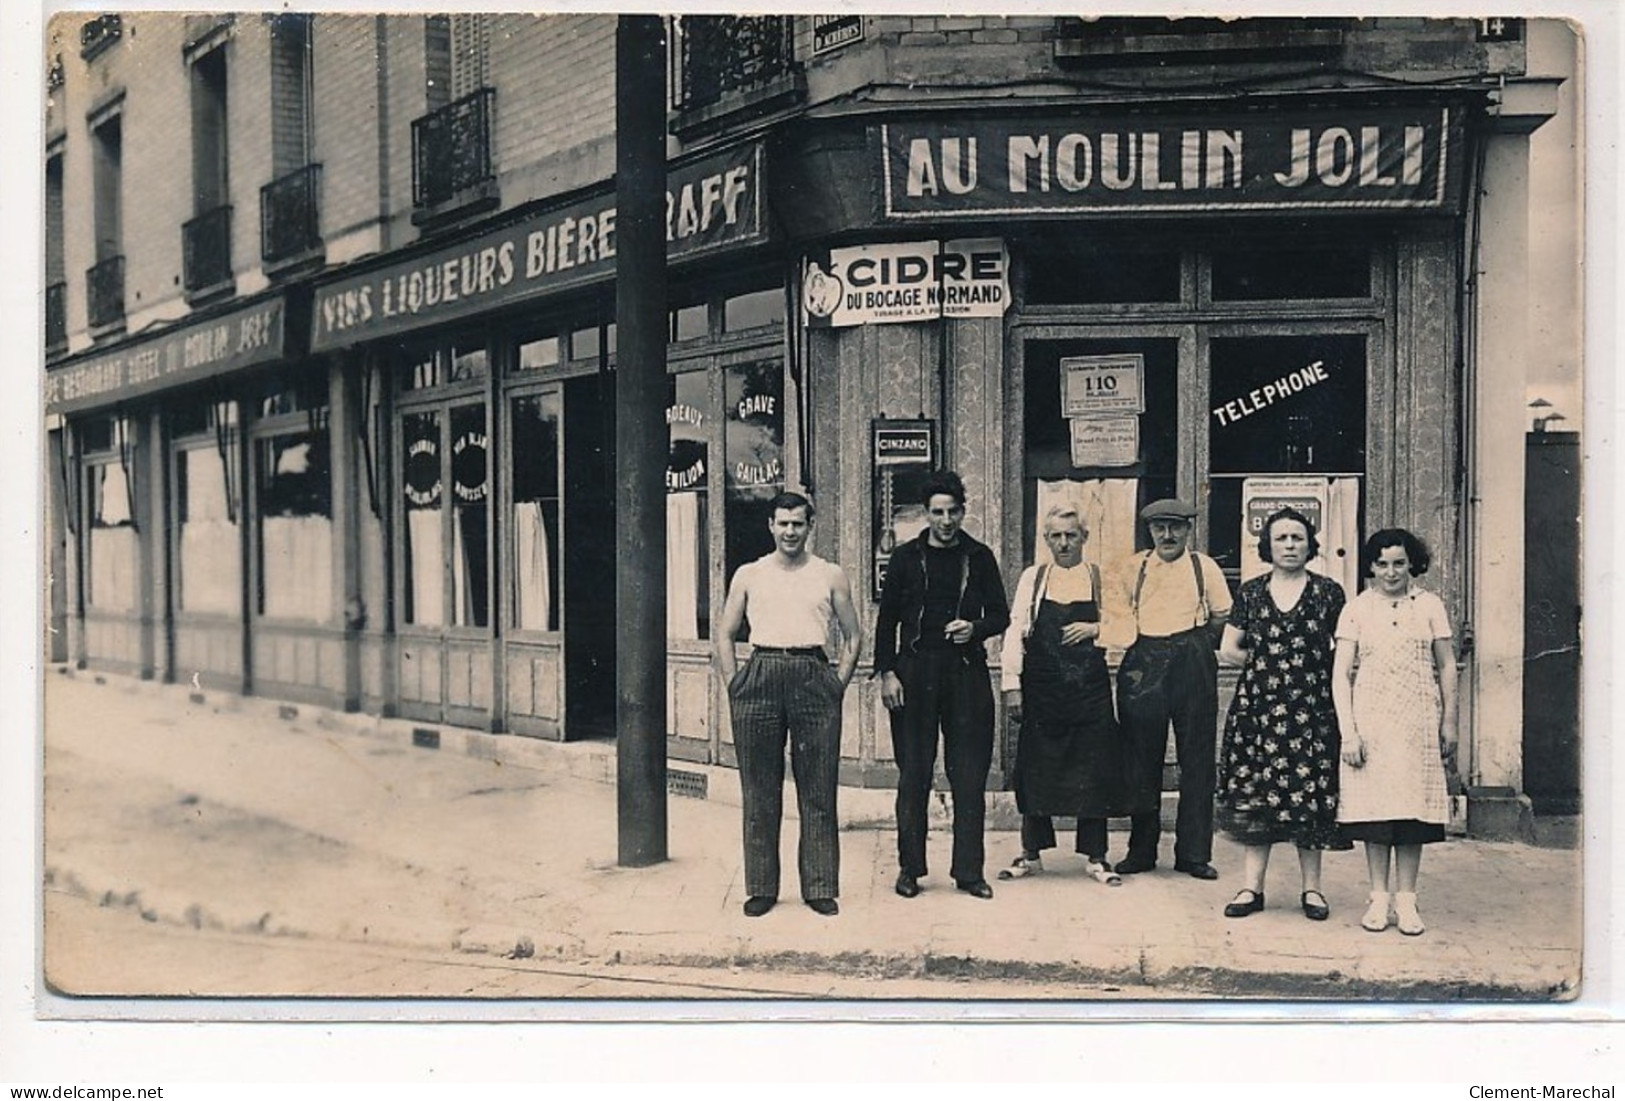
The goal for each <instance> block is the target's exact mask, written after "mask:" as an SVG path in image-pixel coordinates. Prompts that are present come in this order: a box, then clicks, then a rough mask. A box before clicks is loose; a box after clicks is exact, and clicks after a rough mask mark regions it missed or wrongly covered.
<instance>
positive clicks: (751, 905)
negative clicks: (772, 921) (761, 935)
mask: <svg viewBox="0 0 1625 1101" xmlns="http://www.w3.org/2000/svg"><path fill="white" fill-rule="evenodd" d="M778 901H779V900H778V899H776V898H771V897H769V896H768V895H751V896H750V897H749V898H747V899H746V900H745V916H746V917H761V916H762V915H763V914H765V913H767V912H768V911H769V910H771V909H773V907H774V905H775V904H776V903H777V902H778Z"/></svg>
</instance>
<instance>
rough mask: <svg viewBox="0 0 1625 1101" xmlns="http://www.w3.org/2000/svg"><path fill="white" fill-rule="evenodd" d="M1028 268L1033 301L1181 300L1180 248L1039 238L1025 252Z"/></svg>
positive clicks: (1046, 303) (1057, 303)
mask: <svg viewBox="0 0 1625 1101" xmlns="http://www.w3.org/2000/svg"><path fill="white" fill-rule="evenodd" d="M1025 269H1026V279H1025V287H1026V300H1027V302H1028V304H1029V305H1034V306H1064V305H1080V306H1083V305H1086V306H1100V305H1112V304H1118V303H1128V302H1163V303H1168V302H1178V301H1179V300H1180V288H1181V280H1180V253H1179V250H1178V249H1176V248H1166V249H1155V248H1149V247H1144V248H1142V247H1127V246H1118V245H1112V244H1109V243H1105V242H1101V243H1093V244H1083V245H1078V246H1075V247H1057V246H1053V245H1044V244H1039V245H1037V246H1036V247H1034V248H1033V249H1031V250H1030V251H1029V252H1028V253H1027V256H1026V260H1025Z"/></svg>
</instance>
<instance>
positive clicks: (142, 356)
mask: <svg viewBox="0 0 1625 1101" xmlns="http://www.w3.org/2000/svg"><path fill="white" fill-rule="evenodd" d="M286 318H287V309H286V303H285V301H284V299H283V298H282V297H281V296H280V295H278V296H277V297H275V298H270V299H267V300H264V301H261V302H258V303H256V304H255V305H252V306H247V307H243V308H240V309H237V310H234V311H232V312H231V313H225V314H220V315H218V316H216V317H212V318H209V319H208V320H206V321H197V322H193V323H192V324H189V325H177V326H175V327H174V328H172V329H169V330H166V331H165V332H163V333H161V334H160V335H158V336H156V337H153V338H151V339H148V340H140V341H137V342H136V343H134V344H131V345H129V346H128V347H125V348H121V349H119V350H118V351H116V352H107V353H104V354H102V355H97V356H90V357H88V358H85V359H81V360H78V361H77V362H70V363H64V364H62V365H60V366H54V367H51V368H50V369H48V370H47V371H46V372H45V409H46V411H47V412H49V413H72V412H75V411H77V410H81V409H89V408H92V407H94V406H97V405H108V404H111V403H113V402H117V401H124V400H127V399H129V398H133V397H139V396H141V395H143V394H150V393H152V392H154V391H157V390H163V389H167V388H168V387H171V386H178V385H180V384H182V383H186V382H196V381H197V380H199V379H205V378H210V377H212V376H214V375H223V374H227V373H229V372H232V371H238V370H241V369H243V368H245V367H253V366H255V365H257V364H261V363H270V362H273V361H275V360H278V359H281V358H282V357H283V355H284V353H285V349H284V347H283V338H284V336H285V332H286V328H287V324H286Z"/></svg>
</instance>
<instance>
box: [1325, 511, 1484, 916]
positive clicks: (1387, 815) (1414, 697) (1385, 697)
mask: <svg viewBox="0 0 1625 1101" xmlns="http://www.w3.org/2000/svg"><path fill="white" fill-rule="evenodd" d="M1362 561H1363V562H1365V563H1366V569H1367V570H1368V571H1369V573H1370V575H1371V579H1372V584H1371V585H1370V586H1369V587H1368V588H1366V590H1365V591H1364V592H1362V593H1361V594H1360V595H1359V596H1357V597H1355V598H1354V599H1353V600H1351V601H1350V602H1349V603H1348V606H1347V607H1346V608H1345V609H1344V610H1343V615H1342V617H1341V618H1340V619H1339V620H1338V624H1337V656H1336V659H1335V662H1334V665H1333V671H1332V698H1333V701H1334V703H1335V705H1336V708H1337V723H1338V727H1339V729H1340V730H1341V734H1342V743H1343V760H1342V768H1341V777H1340V780H1341V785H1340V786H1341V793H1340V801H1339V804H1338V812H1337V820H1338V822H1339V823H1340V824H1341V825H1342V828H1343V831H1344V834H1345V836H1346V837H1348V838H1349V839H1350V840H1354V841H1363V842H1365V854H1366V867H1367V870H1368V872H1369V873H1370V877H1371V895H1370V907H1369V908H1368V909H1367V910H1366V912H1365V916H1364V917H1362V918H1361V919H1360V924H1361V925H1362V926H1363V927H1364V928H1366V929H1368V930H1370V931H1371V932H1373V933H1380V932H1382V931H1383V930H1384V929H1386V928H1388V926H1389V924H1390V923H1395V924H1397V925H1398V926H1399V931H1400V932H1401V933H1404V934H1405V935H1407V936H1419V935H1421V934H1422V933H1423V932H1424V931H1425V929H1426V926H1425V925H1424V924H1423V922H1422V917H1421V914H1420V913H1419V912H1418V909H1417V902H1416V878H1417V872H1418V871H1419V869H1420V868H1421V864H1422V846H1423V845H1425V844H1429V843H1431V842H1434V841H1443V840H1444V827H1445V824H1446V823H1447V822H1448V821H1449V817H1450V811H1449V802H1448V797H1447V795H1448V791H1447V787H1446V781H1445V769H1446V767H1449V768H1450V769H1451V770H1454V769H1455V753H1456V654H1455V649H1454V646H1453V645H1452V642H1451V631H1450V621H1449V619H1448V618H1447V616H1446V614H1445V608H1444V603H1443V602H1442V601H1441V600H1440V599H1439V598H1438V597H1437V596H1435V595H1434V594H1433V593H1430V592H1427V591H1425V590H1423V589H1421V588H1419V587H1418V586H1417V585H1416V583H1415V579H1416V578H1417V577H1420V576H1421V575H1422V574H1424V573H1426V572H1427V568H1428V562H1429V554H1428V549H1427V547H1426V546H1425V545H1424V544H1423V543H1422V541H1421V540H1420V539H1418V538H1417V537H1416V536H1415V535H1412V534H1411V533H1410V532H1408V531H1405V530H1404V529H1403V528H1386V529H1384V530H1382V531H1379V532H1377V533H1376V534H1375V535H1373V536H1371V538H1369V539H1367V540H1366V544H1365V549H1364V552H1363V555H1362ZM1390 860H1391V863H1392V871H1393V878H1392V879H1390V876H1389V869H1390ZM1390 886H1392V887H1393V893H1392V894H1390V892H1389V888H1390Z"/></svg>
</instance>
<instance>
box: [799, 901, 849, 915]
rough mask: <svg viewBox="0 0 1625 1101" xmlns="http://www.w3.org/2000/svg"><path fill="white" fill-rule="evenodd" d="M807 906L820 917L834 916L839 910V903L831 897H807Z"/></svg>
mask: <svg viewBox="0 0 1625 1101" xmlns="http://www.w3.org/2000/svg"><path fill="white" fill-rule="evenodd" d="M807 907H808V909H810V910H812V912H813V913H815V914H818V915H820V916H821V917H834V916H835V915H836V914H838V913H840V912H841V907H840V904H839V903H837V902H836V901H835V900H834V899H833V898H809V899H808V900H807Z"/></svg>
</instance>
